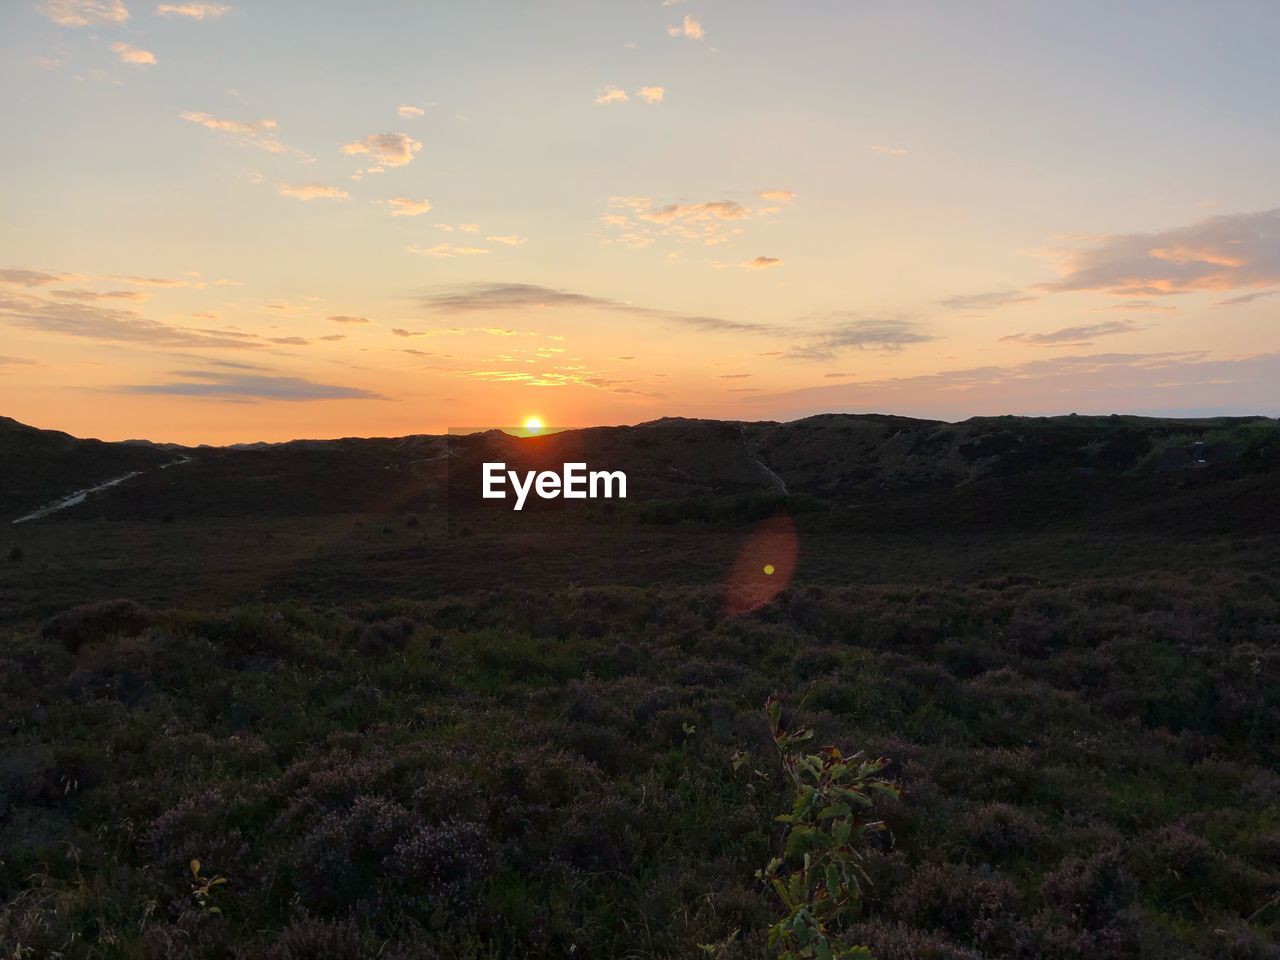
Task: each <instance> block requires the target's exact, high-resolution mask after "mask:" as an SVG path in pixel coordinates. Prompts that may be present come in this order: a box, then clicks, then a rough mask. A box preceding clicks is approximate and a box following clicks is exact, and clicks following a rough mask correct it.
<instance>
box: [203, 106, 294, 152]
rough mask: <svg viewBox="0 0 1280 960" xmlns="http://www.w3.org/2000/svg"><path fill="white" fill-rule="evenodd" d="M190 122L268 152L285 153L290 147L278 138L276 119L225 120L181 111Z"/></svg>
mask: <svg viewBox="0 0 1280 960" xmlns="http://www.w3.org/2000/svg"><path fill="white" fill-rule="evenodd" d="M178 116H179V117H181V118H182V119H183V120H186V121H187V122H188V123H198V124H200V126H202V127H204V128H205V129H206V130H216V131H217V132H218V133H224V134H226V135H227V136H229V137H231V138H232V139H234V140H235V141H236V142H238V143H242V144H246V145H248V146H253V147H258V148H259V149H260V150H266V151H267V152H268V153H284V152H285V151H286V150H287V149H288V148H287V147H285V145H284V144H282V143H281V142H280V141H279V140H278V139H276V132H275V131H276V127H277V124H276V122H275V121H274V120H225V119H222V118H220V117H215V116H213V114H210V113H190V112H188V113H180V114H178Z"/></svg>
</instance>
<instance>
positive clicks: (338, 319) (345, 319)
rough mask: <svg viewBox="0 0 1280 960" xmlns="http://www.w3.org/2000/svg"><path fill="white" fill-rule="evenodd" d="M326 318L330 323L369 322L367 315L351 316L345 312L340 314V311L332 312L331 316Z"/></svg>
mask: <svg viewBox="0 0 1280 960" xmlns="http://www.w3.org/2000/svg"><path fill="white" fill-rule="evenodd" d="M328 320H329V322H330V323H348V324H361V323H368V322H369V318H368V317H352V316H348V315H346V314H341V313H339V314H334V315H333V316H331V317H329V318H328Z"/></svg>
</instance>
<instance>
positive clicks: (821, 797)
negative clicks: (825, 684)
mask: <svg viewBox="0 0 1280 960" xmlns="http://www.w3.org/2000/svg"><path fill="white" fill-rule="evenodd" d="M765 713H766V715H767V716H768V718H769V729H770V733H771V734H772V736H773V742H774V745H775V746H776V747H777V749H778V755H779V756H780V758H781V760H782V770H783V773H784V774H785V776H786V778H787V780H788V781H789V782H790V784H791V789H792V792H793V793H794V797H795V799H794V801H793V803H792V806H791V812H790V813H786V814H782V815H781V816H779V817H777V818H776V819H777V820H778V822H780V823H783V824H785V825H786V829H785V840H784V845H783V855H782V856H780V857H774V858H773V859H772V860H770V861H769V864H768V866H766V867H765V868H764V869H763V870H760V871H757V873H756V876H757V877H758V878H759V879H760V880H762V881H764V882H766V883H768V884H769V886H770V887H771V888H772V889H773V892H774V893H775V894H777V897H778V899H779V900H780V901H781V903H782V906H783V908H784V909H785V910H786V914H785V915H784V916H783V917H782V918H781V919H780V920H778V921H777V922H776V923H775V924H774V925H773V926H772V927H770V928H769V946H770V947H772V948H774V949H777V950H778V951H779V953H778V956H779V957H781V958H782V960H799V958H815V960H842V958H854V957H870V956H871V951H870V950H868V949H867V948H866V947H862V946H856V945H854V944H850V943H848V942H847V941H846V940H845V939H844V936H843V934H842V932H841V929H840V928H841V927H842V926H843V925H844V923H845V922H846V921H847V920H849V919H850V918H851V917H852V916H853V915H854V914H855V913H856V911H857V908H858V906H859V904H860V902H861V900H862V883H863V882H864V881H866V880H867V879H868V878H867V875H866V872H865V871H864V870H863V869H862V864H861V861H862V854H861V853H860V852H859V850H858V843H859V841H861V840H862V839H863V838H865V837H866V836H867V835H868V834H870V833H873V832H875V831H878V830H882V829H883V828H884V824H883V823H882V822H880V821H877V820H868V819H865V818H864V814H865V812H866V811H868V810H870V808H871V806H872V796H873V795H874V794H877V793H878V794H881V795H884V796H888V797H896V796H897V795H898V790H897V788H896V787H895V786H894V785H893V784H891V783H889V782H888V781H886V780H883V779H881V778H880V777H877V776H876V774H878V773H879V772H880V771H881V770H883V769H884V768H885V766H887V765H888V763H889V761H888V760H886V759H885V758H883V757H881V758H879V759H877V760H868V759H866V757H865V756H864V755H863V754H862V753H861V752H859V753H855V754H854V755H853V756H851V757H845V756H844V755H843V754H842V753H841V752H840V748H839V747H836V746H827V747H823V748H822V749H821V750H820V751H819V752H818V753H811V754H804V753H798V752H795V751H794V750H793V749H792V747H793V746H794V745H795V744H798V743H803V742H805V741H807V740H810V739H812V737H813V731H812V730H810V729H807V728H803V727H801V728H799V729H796V730H793V731H786V730H783V729H782V703H781V701H779V700H778V699H777V698H775V697H770V698H769V700H768V701H767V702H766V703H765Z"/></svg>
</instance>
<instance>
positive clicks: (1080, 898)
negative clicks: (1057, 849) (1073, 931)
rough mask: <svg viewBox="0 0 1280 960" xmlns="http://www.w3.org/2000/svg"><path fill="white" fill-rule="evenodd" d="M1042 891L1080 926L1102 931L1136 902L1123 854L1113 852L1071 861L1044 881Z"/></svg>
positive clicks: (1112, 850)
mask: <svg viewBox="0 0 1280 960" xmlns="http://www.w3.org/2000/svg"><path fill="white" fill-rule="evenodd" d="M1042 892H1043V894H1044V899H1045V901H1046V902H1047V903H1049V904H1050V905H1051V906H1053V907H1056V908H1057V909H1059V910H1061V911H1063V912H1064V913H1066V914H1067V915H1068V916H1070V917H1071V918H1072V919H1073V920H1074V921H1075V922H1076V923H1077V924H1078V925H1080V926H1083V927H1085V928H1086V929H1089V930H1098V929H1101V928H1103V927H1105V926H1107V925H1108V924H1109V923H1111V922H1112V921H1113V920H1115V918H1116V917H1117V915H1118V914H1119V913H1120V912H1121V911H1123V910H1126V909H1128V907H1129V906H1130V905H1131V904H1132V903H1133V899H1134V884H1133V878H1132V877H1130V876H1129V873H1128V871H1127V870H1125V869H1124V867H1123V866H1122V865H1121V861H1120V852H1119V851H1118V850H1116V849H1110V850H1104V851H1102V852H1101V853H1096V854H1094V855H1093V856H1091V857H1073V858H1070V859H1068V860H1067V861H1066V862H1064V863H1063V864H1062V865H1061V866H1060V867H1059V868H1058V869H1057V870H1055V871H1053V872H1052V873H1050V874H1049V875H1048V876H1046V877H1045V878H1044V887H1043V888H1042Z"/></svg>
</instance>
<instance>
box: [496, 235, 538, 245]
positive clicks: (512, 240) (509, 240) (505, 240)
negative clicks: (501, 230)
mask: <svg viewBox="0 0 1280 960" xmlns="http://www.w3.org/2000/svg"><path fill="white" fill-rule="evenodd" d="M485 239H486V240H488V241H489V242H490V243H500V244H502V245H503V246H506V247H518V246H520V245H521V244H523V243H525V242H526V241H527V240H528V239H529V238H528V237H518V236H514V235H511V236H504V237H485Z"/></svg>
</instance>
